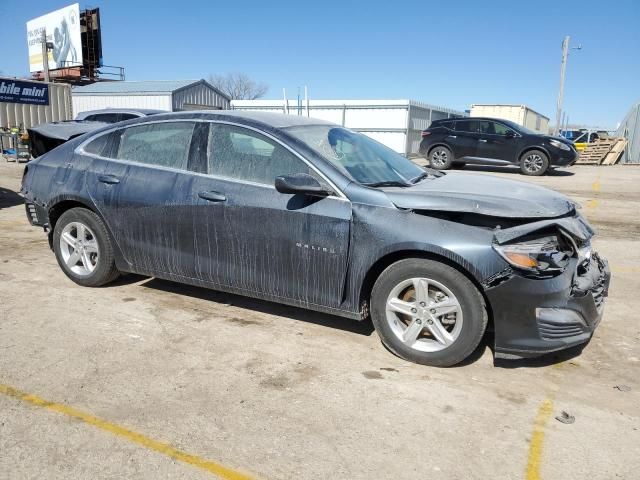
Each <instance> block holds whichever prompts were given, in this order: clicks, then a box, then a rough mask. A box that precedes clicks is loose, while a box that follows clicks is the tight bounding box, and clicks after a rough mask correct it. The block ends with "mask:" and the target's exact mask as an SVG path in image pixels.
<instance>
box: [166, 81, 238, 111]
mask: <svg viewBox="0 0 640 480" xmlns="http://www.w3.org/2000/svg"><path fill="white" fill-rule="evenodd" d="M185 104H186V105H187V106H186V107H185ZM172 105H173V111H174V112H178V111H180V110H189V109H193V106H197V107H201V108H204V109H206V108H215V109H220V110H227V109H229V108H230V107H231V105H230V102H229V99H228V98H226V97H224V96H222V95H220V94H219V93H218V92H216V91H215V90H214V89H212V88H211V87H209V86H208V85H207V84H205V83H197V84H194V85H192V86H190V87H186V88H183V89H181V90H178V91H176V92H174V93H173V103H172Z"/></svg>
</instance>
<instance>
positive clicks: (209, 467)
mask: <svg viewBox="0 0 640 480" xmlns="http://www.w3.org/2000/svg"><path fill="white" fill-rule="evenodd" d="M0 393H1V394H3V395H6V396H8V397H11V398H15V399H17V400H21V401H23V402H25V403H29V404H31V405H34V406H36V407H40V408H45V409H47V410H51V411H53V412H57V413H61V414H62V415H65V416H67V417H69V418H74V419H76V420H80V421H81V422H83V423H86V424H88V425H93V426H94V427H96V428H99V429H100V430H103V431H105V432H109V433H111V434H113V435H116V436H118V437H120V438H124V439H125V440H128V441H130V442H132V443H136V444H138V445H141V446H143V447H145V448H147V449H149V450H153V451H155V452H158V453H162V454H164V455H166V456H168V457H170V458H173V459H174V460H177V461H179V462H183V463H186V464H188V465H192V466H194V467H197V468H200V469H202V470H205V471H207V472H209V473H213V474H215V475H217V476H218V477H219V478H221V479H223V480H250V479H251V477H249V476H247V475H245V474H243V473H239V472H236V471H235V470H232V469H230V468H227V467H225V466H223V465H220V464H219V463H216V462H212V461H210V460H205V459H204V458H200V457H198V456H197V455H191V454H190V453H186V452H183V451H182V450H178V449H176V448H173V447H172V446H171V445H169V444H168V443H163V442H159V441H157V440H153V439H152V438H149V437H147V436H145V435H143V434H141V433H137V432H134V431H132V430H129V429H127V428H125V427H121V426H120V425H116V424H115V423H111V422H108V421H106V420H102V419H100V418H98V417H94V416H93V415H90V414H88V413H84V412H81V411H80V410H76V409H75V408H73V407H70V406H68V405H64V404H62V403H55V402H50V401H48V400H45V399H43V398H40V397H38V396H36V395H31V394H29V393H26V392H22V391H20V390H18V389H16V388H13V387H10V386H9V385H4V384H2V383H0Z"/></svg>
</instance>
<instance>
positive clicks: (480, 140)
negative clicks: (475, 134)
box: [478, 138, 487, 143]
mask: <svg viewBox="0 0 640 480" xmlns="http://www.w3.org/2000/svg"><path fill="white" fill-rule="evenodd" d="M478 141H479V142H482V143H487V141H486V140H485V139H484V138H480V139H478Z"/></svg>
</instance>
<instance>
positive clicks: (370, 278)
mask: <svg viewBox="0 0 640 480" xmlns="http://www.w3.org/2000/svg"><path fill="white" fill-rule="evenodd" d="M407 258H422V259H425V260H435V261H438V262H441V263H444V264H446V265H448V266H450V267H452V268H455V269H456V270H458V271H459V272H460V273H462V274H463V275H464V276H465V277H467V278H468V279H469V280H470V281H471V282H472V283H473V284H474V285H475V287H476V288H477V289H478V292H480V295H482V298H483V299H484V304H485V306H486V308H487V315H488V317H489V325H493V312H492V310H491V304H490V303H489V299H488V298H487V296H486V295H485V293H484V289H483V288H482V286H481V285H480V282H478V280H477V279H476V278H474V277H473V275H471V273H469V271H468V270H466V269H465V268H464V267H462V266H461V265H460V264H458V263H456V262H454V261H453V260H451V259H449V258H447V257H444V256H442V255H438V254H436V253H431V252H424V251H421V250H401V251H398V252H393V253H389V254H387V255H385V256H384V257H382V258H379V259H378V260H377V261H376V262H375V263H374V264H373V265H372V266H371V268H369V271H368V272H367V274H366V275H365V277H364V280H363V282H362V287H361V288H360V305H362V306H364V311H366V312H367V315H368V313H369V311H370V306H369V299H370V297H371V291H372V290H373V285H374V284H375V283H376V280H377V279H378V277H379V276H380V274H382V272H383V271H384V270H385V269H386V268H387V267H388V266H389V265H391V264H393V263H395V262H397V261H399V260H404V259H407Z"/></svg>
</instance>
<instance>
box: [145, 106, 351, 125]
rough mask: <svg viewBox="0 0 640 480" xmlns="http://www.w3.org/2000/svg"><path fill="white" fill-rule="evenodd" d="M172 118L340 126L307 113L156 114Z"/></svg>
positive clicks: (189, 112)
mask: <svg viewBox="0 0 640 480" xmlns="http://www.w3.org/2000/svg"><path fill="white" fill-rule="evenodd" d="M159 118H162V119H170V118H200V119H207V120H229V121H231V120H239V121H243V120H244V121H246V122H249V123H260V124H262V125H266V126H269V127H272V128H287V127H296V126H301V125H332V126H339V125H336V124H335V123H332V122H327V121H326V120H321V119H319V118H313V117H307V116H305V115H291V114H284V113H274V112H256V111H249V110H189V111H184V112H172V113H165V114H162V115H160V116H158V115H154V119H159Z"/></svg>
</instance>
